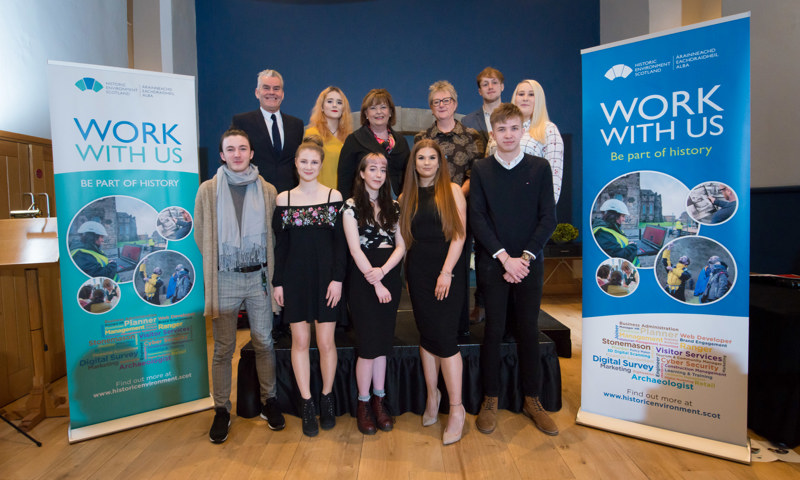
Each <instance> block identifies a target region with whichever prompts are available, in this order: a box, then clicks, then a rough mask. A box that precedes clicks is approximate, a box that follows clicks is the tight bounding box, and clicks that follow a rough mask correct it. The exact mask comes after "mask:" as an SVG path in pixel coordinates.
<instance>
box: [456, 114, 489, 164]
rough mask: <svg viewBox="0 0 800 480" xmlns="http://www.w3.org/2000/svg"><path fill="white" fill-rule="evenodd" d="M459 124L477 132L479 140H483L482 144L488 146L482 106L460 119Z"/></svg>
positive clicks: (487, 132)
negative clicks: (479, 136)
mask: <svg viewBox="0 0 800 480" xmlns="http://www.w3.org/2000/svg"><path fill="white" fill-rule="evenodd" d="M461 123H462V124H463V125H464V126H465V127H469V128H472V129H475V130H477V131H478V133H479V134H480V135H481V138H483V144H484V145H488V144H489V131H488V130H487V129H486V121H485V120H484V119H483V106H481V107H480V108H479V109H477V110H476V111H474V112H472V113H468V114H466V115H464V116H463V117H462V118H461ZM481 153H483V152H481Z"/></svg>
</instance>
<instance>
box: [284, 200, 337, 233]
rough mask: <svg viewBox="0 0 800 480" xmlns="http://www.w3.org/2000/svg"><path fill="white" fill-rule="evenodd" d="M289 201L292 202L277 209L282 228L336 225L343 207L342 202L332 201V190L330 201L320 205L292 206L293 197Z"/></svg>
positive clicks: (331, 226) (329, 226)
mask: <svg viewBox="0 0 800 480" xmlns="http://www.w3.org/2000/svg"><path fill="white" fill-rule="evenodd" d="M331 191H332V190H331ZM288 201H289V203H290V204H289V205H288V206H286V207H278V209H277V212H278V213H279V215H280V228H281V229H282V230H288V229H290V228H296V227H327V228H333V227H334V225H336V219H337V218H338V217H339V211H340V210H341V209H342V203H341V202H331V194H330V191H329V192H328V201H327V202H326V203H321V204H319V205H304V206H302V207H292V206H291V197H289V199H288Z"/></svg>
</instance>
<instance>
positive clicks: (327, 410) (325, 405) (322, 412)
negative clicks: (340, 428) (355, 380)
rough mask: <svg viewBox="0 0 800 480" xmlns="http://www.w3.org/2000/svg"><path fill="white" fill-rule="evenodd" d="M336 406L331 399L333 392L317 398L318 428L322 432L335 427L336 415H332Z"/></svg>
mask: <svg viewBox="0 0 800 480" xmlns="http://www.w3.org/2000/svg"><path fill="white" fill-rule="evenodd" d="M335 406H336V404H335V403H334V399H333V392H331V393H329V394H327V395H320V397H319V426H320V427H322V429H323V430H330V429H331V428H333V427H335V426H336V414H335V413H334V410H335Z"/></svg>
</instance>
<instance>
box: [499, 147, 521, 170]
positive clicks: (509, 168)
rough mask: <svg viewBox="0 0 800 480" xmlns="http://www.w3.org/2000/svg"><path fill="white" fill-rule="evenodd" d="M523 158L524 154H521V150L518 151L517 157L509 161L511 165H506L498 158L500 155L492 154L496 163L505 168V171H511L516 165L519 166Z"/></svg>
mask: <svg viewBox="0 0 800 480" xmlns="http://www.w3.org/2000/svg"><path fill="white" fill-rule="evenodd" d="M524 156H525V152H523V151H522V150H520V151H519V155H517V156H516V157H514V159H513V160H511V163H506V162H505V160H503V159H502V158H500V154H499V153H497V152H495V154H494V159H495V160H497V162H498V163H499V164H500V165H501V166H502V167H503V168H505V169H506V170H511V169H512V168H514V167H516V166H517V165H519V162H521V161H522V157H524Z"/></svg>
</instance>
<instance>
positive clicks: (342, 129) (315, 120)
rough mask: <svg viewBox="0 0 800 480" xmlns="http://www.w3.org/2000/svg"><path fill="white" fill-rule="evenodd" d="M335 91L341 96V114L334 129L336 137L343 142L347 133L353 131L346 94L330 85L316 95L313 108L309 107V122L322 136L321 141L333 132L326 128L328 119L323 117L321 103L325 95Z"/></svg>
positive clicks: (325, 139) (329, 136)
mask: <svg viewBox="0 0 800 480" xmlns="http://www.w3.org/2000/svg"><path fill="white" fill-rule="evenodd" d="M331 92H336V93H338V94H339V95H341V96H342V116H341V118H339V128H338V129H337V130H336V138H338V139H339V140H341V141H342V142H344V139H345V138H347V136H348V135H350V134H351V133H353V115H352V114H351V113H350V102H348V101H347V96H345V94H344V92H343V91H342V90H341V89H340V88H339V87H334V86H330V87H328V88H326V89H325V90H323V91H322V92H320V94H319V96H318V97H317V101H316V103H314V108H312V109H311V120H310V122H309V123H310V124H311V126H312V127H315V128H316V129H317V131H318V132H319V134H320V135H321V136H322V140H323V141H326V142H327V141H328V140H330V138H331V137H332V136H333V133H331V131H330V130H329V129H328V120H327V119H326V118H325V113H324V112H323V111H322V104H323V103H324V102H325V97H327V96H328V94H329V93H331Z"/></svg>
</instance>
